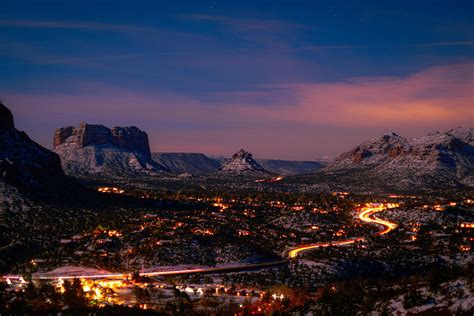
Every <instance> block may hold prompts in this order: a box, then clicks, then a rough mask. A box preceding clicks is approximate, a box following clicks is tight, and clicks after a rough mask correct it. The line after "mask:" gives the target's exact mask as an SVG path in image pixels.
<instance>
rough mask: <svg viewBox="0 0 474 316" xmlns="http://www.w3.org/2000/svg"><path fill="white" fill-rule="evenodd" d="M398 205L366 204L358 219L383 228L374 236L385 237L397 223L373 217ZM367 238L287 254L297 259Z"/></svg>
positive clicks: (297, 249) (322, 244)
mask: <svg viewBox="0 0 474 316" xmlns="http://www.w3.org/2000/svg"><path fill="white" fill-rule="evenodd" d="M397 206H398V205H397V204H392V203H389V204H366V205H365V206H364V207H362V208H361V212H360V213H359V215H358V217H359V219H360V220H361V221H363V222H366V223H370V224H376V225H379V226H382V227H383V229H382V230H380V231H378V232H376V233H374V235H378V236H379V235H384V234H387V233H388V232H390V231H391V230H393V229H395V228H396V227H397V225H396V224H395V223H392V222H389V221H386V220H383V219H380V218H376V217H373V215H374V214H376V213H379V212H381V211H383V210H385V209H387V208H394V207H397ZM364 240H366V238H364V237H355V238H350V239H345V240H337V241H331V242H326V243H318V244H311V245H301V246H298V247H296V248H293V249H290V250H289V251H287V252H286V253H287V254H288V258H296V257H297V256H298V254H300V253H301V252H303V251H307V250H311V249H316V248H322V247H333V246H343V245H349V244H353V243H355V242H358V241H364Z"/></svg>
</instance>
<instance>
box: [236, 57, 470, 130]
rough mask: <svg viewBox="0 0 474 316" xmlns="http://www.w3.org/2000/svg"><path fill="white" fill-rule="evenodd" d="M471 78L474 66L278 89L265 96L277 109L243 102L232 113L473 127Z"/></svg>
mask: <svg viewBox="0 0 474 316" xmlns="http://www.w3.org/2000/svg"><path fill="white" fill-rule="evenodd" d="M473 73H474V63H468V64H462V65H448V66H438V67H433V68H430V69H426V70H423V71H421V72H418V73H415V74H412V75H409V76H407V77H369V78H355V79H351V80H348V81H346V82H335V83H288V84H279V85H276V86H273V89H274V90H272V92H269V93H274V94H275V95H276V96H279V101H278V102H279V103H280V105H278V106H274V107H261V106H259V105H258V104H254V105H250V106H249V105H246V103H247V102H248V101H249V99H247V100H245V99H244V98H242V100H241V102H240V104H241V105H240V106H234V107H233V108H234V109H235V111H237V112H239V113H251V115H252V116H253V117H260V118H261V119H262V120H274V121H280V122H285V123H288V122H294V123H304V124H325V125H332V126H353V127H364V126H372V127H374V126H393V127H397V126H402V127H403V126H405V127H406V126H413V125H417V124H428V125H431V126H433V127H435V126H436V125H437V124H438V125H446V124H458V123H459V122H464V123H469V121H470V122H471V124H472V121H473V119H474V113H473V110H472V107H473V99H474V98H473V97H474V94H473V91H474V76H473V75H472V74H473ZM275 90H276V91H277V92H276V93H275ZM260 97H262V96H260ZM247 104H248V103H247Z"/></svg>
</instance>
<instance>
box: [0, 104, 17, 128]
mask: <svg viewBox="0 0 474 316" xmlns="http://www.w3.org/2000/svg"><path fill="white" fill-rule="evenodd" d="M8 128H15V124H14V123H13V114H12V112H11V111H10V110H9V109H8V108H7V107H6V106H5V105H3V103H0V129H8Z"/></svg>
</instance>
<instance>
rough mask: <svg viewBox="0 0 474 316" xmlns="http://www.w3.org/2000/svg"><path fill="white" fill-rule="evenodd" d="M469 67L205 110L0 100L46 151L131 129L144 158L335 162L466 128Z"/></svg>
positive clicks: (98, 90)
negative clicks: (74, 138)
mask: <svg viewBox="0 0 474 316" xmlns="http://www.w3.org/2000/svg"><path fill="white" fill-rule="evenodd" d="M473 73H474V63H467V64H463V65H447V66H440V67H433V68H430V69H426V70H423V71H420V72H418V73H415V74H412V75H409V76H406V77H368V78H356V79H351V80H348V81H346V82H333V83H287V84H269V85H265V86H260V87H256V88H255V89H254V90H251V91H229V92H225V93H223V92H219V93H216V94H212V95H208V96H209V99H211V100H212V101H209V100H208V101H204V100H203V99H195V98H192V97H187V96H183V95H174V94H167V93H162V92H156V93H149V92H148V93H145V92H136V91H130V90H127V89H123V88H118V87H111V86H107V85H104V84H100V83H94V82H89V83H77V82H76V83H75V84H74V93H71V94H64V93H61V94H60V93H49V94H12V93H2V98H3V100H4V102H5V103H6V104H7V105H8V106H10V107H11V108H12V110H13V111H14V113H15V118H16V121H17V126H18V127H19V128H20V129H23V130H26V131H27V132H28V133H29V134H30V135H31V136H32V138H33V139H36V140H38V141H40V142H41V143H42V144H44V145H45V146H50V145H51V141H52V135H53V130H54V128H56V127H61V126H66V125H77V124H78V123H79V122H81V121H86V122H89V123H97V124H105V125H108V126H116V125H122V126H129V125H136V126H138V127H140V128H141V129H143V130H145V131H147V132H148V133H149V135H150V141H151V146H152V149H153V150H154V151H180V152H186V151H188V152H189V151H193V152H205V153H209V154H216V155H219V154H223V155H230V154H232V152H234V151H235V150H238V149H239V148H241V147H243V148H246V149H248V150H250V151H252V152H254V153H255V155H256V156H257V157H266V158H271V157H273V158H282V159H312V158H314V157H316V156H321V155H323V154H330V155H335V154H339V153H341V152H342V151H345V150H348V149H349V148H351V147H353V146H355V145H357V144H358V143H359V142H361V141H364V140H367V139H370V138H372V137H375V136H377V135H379V134H381V133H384V132H386V131H389V130H393V131H395V132H398V133H400V134H402V135H404V136H407V137H410V136H419V135H422V134H425V133H428V132H430V131H433V130H447V129H449V128H452V127H456V126H460V125H461V126H466V127H472V126H473V125H474V124H473V123H474V111H473V100H474V97H473V96H474V95H473V91H474V78H473V76H472V74H473Z"/></svg>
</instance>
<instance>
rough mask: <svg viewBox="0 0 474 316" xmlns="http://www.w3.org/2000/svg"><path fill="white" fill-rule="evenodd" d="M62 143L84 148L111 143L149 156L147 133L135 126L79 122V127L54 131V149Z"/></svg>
mask: <svg viewBox="0 0 474 316" xmlns="http://www.w3.org/2000/svg"><path fill="white" fill-rule="evenodd" d="M62 144H68V145H74V146H75V147H77V148H84V147H86V146H90V145H106V144H109V145H112V146H115V147H117V148H121V149H125V150H130V151H137V152H140V153H142V154H143V155H145V156H146V157H148V158H151V153H150V146H149V143H148V135H147V134H146V133H145V132H143V131H141V130H140V129H138V128H137V127H135V126H132V127H114V128H112V129H109V128H107V127H105V126H103V125H90V124H86V123H81V124H80V125H79V127H72V126H68V127H63V128H58V129H56V131H55V133H54V149H56V148H58V147H59V146H61V145H62Z"/></svg>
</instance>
